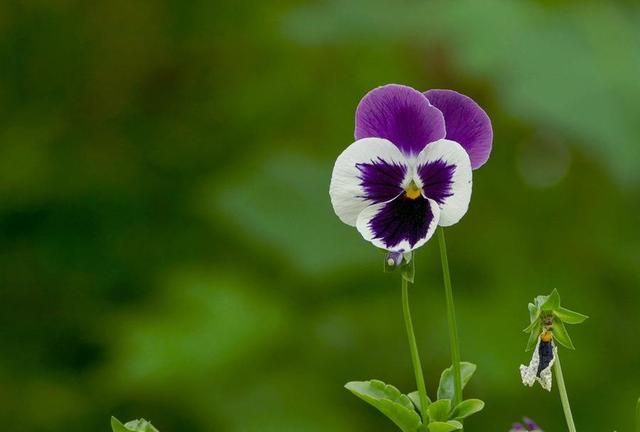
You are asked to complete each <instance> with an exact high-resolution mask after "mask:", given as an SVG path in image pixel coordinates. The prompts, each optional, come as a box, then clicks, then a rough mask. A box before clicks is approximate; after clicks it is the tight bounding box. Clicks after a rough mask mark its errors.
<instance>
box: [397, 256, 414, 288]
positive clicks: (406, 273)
mask: <svg viewBox="0 0 640 432" xmlns="http://www.w3.org/2000/svg"><path fill="white" fill-rule="evenodd" d="M400 273H401V274H402V278H403V279H405V280H406V281H408V282H411V283H413V280H414V276H415V274H416V263H415V261H414V260H411V262H409V263H406V264H403V265H402V266H401V267H400Z"/></svg>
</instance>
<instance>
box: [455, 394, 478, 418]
mask: <svg viewBox="0 0 640 432" xmlns="http://www.w3.org/2000/svg"><path fill="white" fill-rule="evenodd" d="M483 409H484V402H483V401H481V400H480V399H467V400H465V401H462V402H460V403H459V404H458V406H456V407H455V408H454V409H453V413H451V415H450V417H451V418H453V419H455V420H460V419H465V418H467V417H469V416H470V415H473V414H475V413H478V412H480V411H482V410H483Z"/></svg>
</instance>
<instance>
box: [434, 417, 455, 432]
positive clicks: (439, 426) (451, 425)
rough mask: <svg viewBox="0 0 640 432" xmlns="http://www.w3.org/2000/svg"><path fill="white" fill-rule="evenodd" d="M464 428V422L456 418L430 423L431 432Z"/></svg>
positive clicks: (450, 431)
mask: <svg viewBox="0 0 640 432" xmlns="http://www.w3.org/2000/svg"><path fill="white" fill-rule="evenodd" d="M461 429H462V423H460V422H459V421H456V420H449V421H447V422H431V423H429V432H452V431H456V430H461Z"/></svg>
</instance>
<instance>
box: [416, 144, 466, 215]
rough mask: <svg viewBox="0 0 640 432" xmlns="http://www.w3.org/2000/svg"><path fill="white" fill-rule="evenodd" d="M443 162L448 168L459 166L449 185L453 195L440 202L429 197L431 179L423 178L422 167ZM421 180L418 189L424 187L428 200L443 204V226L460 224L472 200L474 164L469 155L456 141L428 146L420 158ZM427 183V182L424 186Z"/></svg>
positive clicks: (441, 206) (450, 194)
mask: <svg viewBox="0 0 640 432" xmlns="http://www.w3.org/2000/svg"><path fill="white" fill-rule="evenodd" d="M436 161H442V162H444V163H446V164H447V165H452V166H454V167H455V170H454V172H453V175H452V176H451V183H450V184H449V185H448V186H449V188H448V189H449V190H448V194H447V195H449V196H444V197H442V198H441V199H440V200H438V199H436V197H435V196H430V194H429V179H428V178H424V179H423V178H421V177H420V167H422V166H424V165H427V164H429V163H430V162H436ZM416 162H417V176H416V177H417V180H419V182H420V184H418V186H420V187H423V188H424V193H425V195H426V196H427V197H429V198H431V199H435V200H436V201H439V202H438V204H439V205H440V210H441V211H440V222H439V224H440V226H451V225H453V224H455V223H457V222H458V221H459V220H460V219H462V216H464V215H465V213H467V210H468V209H469V201H470V200H471V189H472V174H471V161H470V160H469V155H468V154H467V152H466V151H465V150H464V148H462V146H461V145H460V144H458V143H457V142H455V141H451V140H447V139H441V140H438V141H435V142H432V143H430V144H429V145H427V146H426V147H425V148H424V150H422V151H421V152H420V154H419V155H418V157H417V161H416ZM423 181H424V183H423Z"/></svg>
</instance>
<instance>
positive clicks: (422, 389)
mask: <svg viewBox="0 0 640 432" xmlns="http://www.w3.org/2000/svg"><path fill="white" fill-rule="evenodd" d="M402 312H403V315H404V324H405V327H406V328H407V337H408V339H409V349H410V350H411V363H412V365H413V371H414V373H415V376H416V386H417V387H418V395H419V397H420V407H421V408H420V409H421V412H422V417H423V420H424V419H426V407H428V406H429V396H427V387H426V386H425V384H424V376H423V375H422V363H420V354H419V353H418V344H416V336H415V334H414V332H413V322H412V321H411V310H410V309H409V281H407V280H406V279H405V278H404V276H402ZM425 421H426V420H425Z"/></svg>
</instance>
